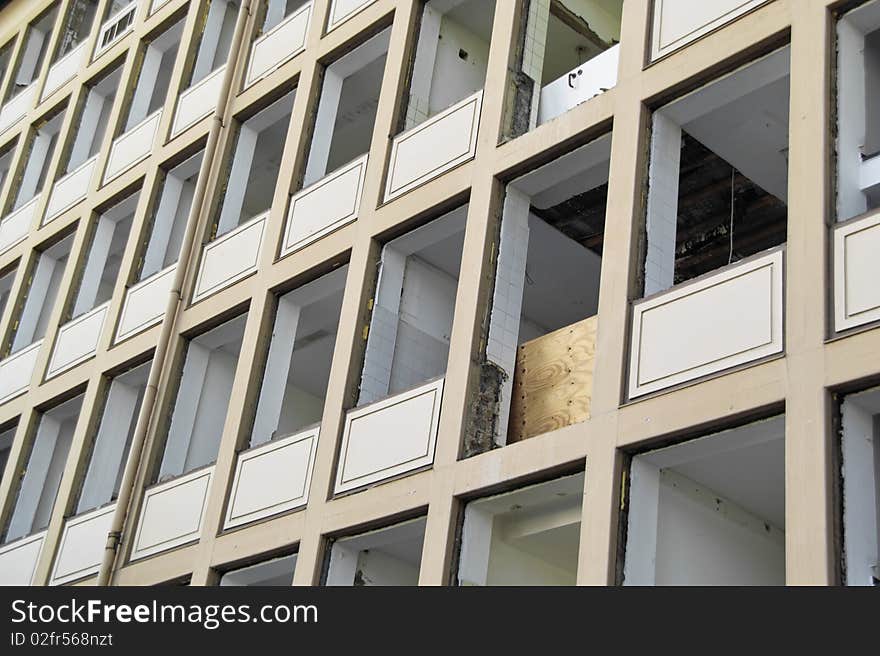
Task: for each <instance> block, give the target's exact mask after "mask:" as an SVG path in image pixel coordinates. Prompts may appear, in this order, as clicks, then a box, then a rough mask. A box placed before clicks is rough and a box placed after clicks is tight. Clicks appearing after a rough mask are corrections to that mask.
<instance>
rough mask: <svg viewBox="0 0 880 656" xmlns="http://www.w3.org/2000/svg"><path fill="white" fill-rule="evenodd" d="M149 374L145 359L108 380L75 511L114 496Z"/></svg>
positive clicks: (94, 505)
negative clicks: (105, 397)
mask: <svg viewBox="0 0 880 656" xmlns="http://www.w3.org/2000/svg"><path fill="white" fill-rule="evenodd" d="M149 373H150V363H149V362H147V363H145V364H142V365H140V366H138V367H136V368H135V369H132V370H131V371H127V372H126V373H124V374H121V375H119V376H117V377H116V378H114V379H113V381H112V382H111V383H110V388H109V389H108V391H107V401H106V404H105V405H104V411H103V414H102V415H101V424H100V426H99V427H98V432H97V434H96V435H95V443H94V446H93V448H92V453H91V457H90V459H89V466H88V469H87V470H86V476H85V479H84V480H83V486H82V490H81V492H80V495H79V501H78V503H77V506H76V512H77V513H83V512H86V511H88V510H91V509H93V508H98V507H100V506H103V505H104V504H106V503H109V502H110V501H112V500H113V499H115V498H116V493H117V491H118V490H119V485H120V483H121V480H122V473H123V470H124V468H125V461H126V459H127V458H128V450H129V447H130V446H131V438H132V436H133V434H134V429H135V424H136V423H137V415H138V412H139V410H140V406H141V402H142V401H143V395H144V391H145V390H146V385H147V377H148V376H149Z"/></svg>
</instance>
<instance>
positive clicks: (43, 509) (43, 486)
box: [4, 395, 83, 542]
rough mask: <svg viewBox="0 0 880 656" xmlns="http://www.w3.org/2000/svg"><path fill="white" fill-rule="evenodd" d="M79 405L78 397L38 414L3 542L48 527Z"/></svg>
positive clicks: (77, 416)
mask: <svg viewBox="0 0 880 656" xmlns="http://www.w3.org/2000/svg"><path fill="white" fill-rule="evenodd" d="M82 402H83V397H82V395H80V396H78V397H76V398H74V399H71V400H69V401H65V402H64V403H61V404H60V405H57V406H55V407H54V408H52V409H51V410H46V411H45V412H43V413H41V414H40V415H39V419H38V420H37V432H36V436H35V437H34V440H33V443H32V445H31V450H30V454H29V455H28V459H27V464H26V465H25V466H24V467H23V468H22V470H21V472H20V479H19V481H17V486H18V492H17V496H16V499H15V506H14V508H13V510H12V515H11V516H10V518H9V523H8V524H7V526H6V534H5V536H4V542H11V541H12V540H17V539H18V538H23V537H26V536H28V535H32V534H34V533H37V532H39V531H42V530H43V529H44V528H46V527H47V526H48V525H49V519H50V517H51V515H52V508H53V507H54V505H55V497H56V496H57V494H58V487H59V486H60V485H61V475H62V474H63V473H64V466H65V464H66V462H67V453H68V451H70V443H71V441H72V439H73V433H74V430H75V429H76V422H77V419H78V418H79V412H80V408H81V407H82Z"/></svg>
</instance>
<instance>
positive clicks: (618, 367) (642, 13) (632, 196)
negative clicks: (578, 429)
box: [577, 2, 650, 585]
mask: <svg viewBox="0 0 880 656" xmlns="http://www.w3.org/2000/svg"><path fill="white" fill-rule="evenodd" d="M649 14H650V6H649V3H648V2H627V3H625V4H624V7H623V20H622V25H621V53H620V76H619V81H618V84H617V87H616V89H615V91H614V93H615V100H616V102H615V106H614V131H613V134H612V141H611V163H610V165H609V171H608V203H607V206H606V208H605V216H606V217H608V220H606V222H605V235H604V242H603V248H602V272H601V283H600V286H599V321H598V333H597V337H596V358H595V365H594V370H593V379H594V381H597V382H596V384H594V386H593V394H592V399H591V403H590V414H591V420H590V423H591V424H592V426H590V427H589V435H590V436H591V438H590V439H589V441H588V442H587V457H586V476H585V481H584V502H583V519H582V521H581V535H580V548H579V558H578V578H577V580H578V584H579V585H608V584H611V583H613V582H614V577H615V569H616V560H617V559H616V556H617V530H618V519H619V517H618V513H619V509H620V472H621V469H622V457H621V454H620V452H619V451H618V449H617V440H618V431H619V428H618V425H619V417H618V408H619V407H620V403H621V394H622V390H623V385H624V371H625V363H626V361H627V356H628V344H629V340H628V337H627V334H626V327H627V326H628V317H629V303H630V299H631V298H632V297H633V295H634V293H635V287H636V283H635V281H636V272H637V267H639V266H640V263H638V262H634V259H635V253H636V251H637V240H638V235H639V232H640V231H639V228H638V226H639V225H640V223H641V221H642V220H643V219H642V209H641V207H642V206H641V202H640V201H641V191H642V185H643V180H642V177H641V176H642V171H643V165H644V157H645V155H644V153H645V151H646V147H645V146H646V144H645V141H644V140H645V138H646V137H647V130H646V124H647V121H648V110H647V108H645V107H644V106H643V105H642V104H641V103H639V102H634V101H635V98H637V97H638V94H639V93H640V87H639V76H640V75H641V69H642V65H643V53H644V52H645V49H646V48H647V43H646V36H647V34H646V31H645V28H644V26H645V25H646V24H647V21H648V16H649ZM612 219H617V220H612ZM598 381H601V382H598Z"/></svg>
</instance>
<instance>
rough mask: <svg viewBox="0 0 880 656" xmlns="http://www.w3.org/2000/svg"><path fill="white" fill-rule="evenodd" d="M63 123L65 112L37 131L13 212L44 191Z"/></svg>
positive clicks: (59, 113)
mask: <svg viewBox="0 0 880 656" xmlns="http://www.w3.org/2000/svg"><path fill="white" fill-rule="evenodd" d="M63 121H64V111H61V112H58V114H56V115H55V116H53V117H52V118H51V119H49V120H48V121H46V122H45V123H44V124H43V125H41V126H40V127H39V128H37V129H36V130H35V132H34V134H33V141H32V146H31V150H30V153H28V159H27V164H26V165H25V168H24V171H23V173H22V176H21V182H20V183H19V187H18V193H17V194H16V196H15V204H14V205H13V210H16V209H18V208H20V207H21V206H22V205H24V204H25V203H27V202H28V201H30V200H31V199H32V198H33V197H34V196H36V195H37V194H39V193H40V192H41V191H42V190H43V185H44V183H45V181H46V176H47V174H48V172H49V165H50V164H51V162H52V153H54V152H55V145H56V144H57V142H58V134H59V133H60V132H61V125H62V123H63Z"/></svg>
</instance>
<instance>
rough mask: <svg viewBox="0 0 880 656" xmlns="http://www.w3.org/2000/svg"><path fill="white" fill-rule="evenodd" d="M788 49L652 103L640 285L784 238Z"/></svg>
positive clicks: (722, 262)
mask: <svg viewBox="0 0 880 656" xmlns="http://www.w3.org/2000/svg"><path fill="white" fill-rule="evenodd" d="M788 97H789V49H788V47H786V48H783V49H781V50H778V51H776V52H774V53H772V54H771V55H768V56H766V57H764V58H762V59H760V60H758V61H756V62H754V63H752V64H749V65H748V66H746V67H744V68H741V69H739V70H738V71H736V72H734V73H731V74H730V75H727V76H725V77H723V78H721V79H720V80H718V81H716V82H713V83H711V84H710V85H708V86H705V87H703V88H701V89H698V90H697V91H694V92H693V93H690V94H688V95H687V96H685V97H684V98H682V99H680V100H677V101H675V102H674V103H672V104H670V105H666V106H665V107H663V108H662V109H659V110H658V111H656V112H655V113H654V118H653V125H652V134H651V163H650V172H649V183H648V184H649V190H648V209H647V248H646V255H645V269H644V276H645V280H644V294H645V296H649V295H651V294H654V293H656V292H660V291H664V290H666V289H668V288H670V287H672V286H673V285H676V284H678V283H681V282H684V281H686V280H690V279H692V278H695V277H697V276H700V275H702V274H705V273H708V272H710V271H714V270H716V269H719V268H722V267H725V266H727V265H728V264H731V263H734V262H737V261H738V260H740V259H742V258H744V257H747V256H749V255H754V254H755V253H759V252H761V251H764V250H767V249H770V248H773V247H775V246H779V245H780V244H783V243H785V239H786V221H787V214H788V207H787V194H788Z"/></svg>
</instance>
